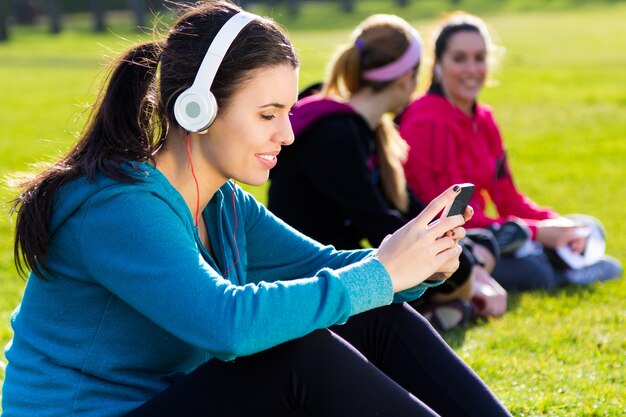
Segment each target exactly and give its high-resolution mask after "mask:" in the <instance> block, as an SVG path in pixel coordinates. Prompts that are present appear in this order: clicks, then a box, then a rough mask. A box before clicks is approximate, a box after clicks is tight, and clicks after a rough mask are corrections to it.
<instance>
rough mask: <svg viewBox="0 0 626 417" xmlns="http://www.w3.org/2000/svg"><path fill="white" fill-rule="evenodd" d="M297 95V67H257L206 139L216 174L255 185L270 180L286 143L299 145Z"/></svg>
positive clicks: (204, 146) (203, 142) (220, 178)
mask: <svg viewBox="0 0 626 417" xmlns="http://www.w3.org/2000/svg"><path fill="white" fill-rule="evenodd" d="M297 96H298V69H297V68H294V67H292V66H291V65H286V64H285V65H278V66H274V67H266V68H260V69H257V70H253V71H251V72H250V74H249V76H248V77H247V78H246V79H245V81H244V83H243V84H242V86H241V88H240V89H239V90H238V91H237V92H236V93H235V94H234V95H233V96H232V98H231V99H230V100H229V103H228V106H227V108H226V109H223V110H222V109H220V112H219V113H218V116H217V118H216V119H215V122H214V123H213V125H212V126H211V127H210V128H209V130H208V131H207V133H206V135H201V137H200V140H201V145H200V146H201V148H202V154H203V156H204V158H205V161H204V162H205V163H206V164H207V165H208V168H209V170H210V171H212V172H213V174H214V175H211V178H212V179H213V178H215V179H216V180H217V181H220V182H222V183H223V182H226V181H228V180H229V179H230V178H233V179H235V180H237V181H240V182H242V183H244V184H249V185H261V184H263V183H264V182H266V181H267V179H268V177H269V170H270V169H271V168H273V167H274V166H275V165H276V163H277V156H278V153H279V152H280V149H281V147H282V146H285V145H289V144H291V143H293V140H294V135H293V130H292V129H291V123H290V122H289V112H290V110H291V108H292V107H293V105H294V104H295V103H296V100H297Z"/></svg>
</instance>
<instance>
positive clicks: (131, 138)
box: [10, 42, 166, 277]
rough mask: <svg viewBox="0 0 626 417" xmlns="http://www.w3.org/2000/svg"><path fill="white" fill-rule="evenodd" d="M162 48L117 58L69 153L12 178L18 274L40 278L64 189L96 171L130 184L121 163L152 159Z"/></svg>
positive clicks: (158, 134)
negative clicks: (55, 208) (40, 169)
mask: <svg viewBox="0 0 626 417" xmlns="http://www.w3.org/2000/svg"><path fill="white" fill-rule="evenodd" d="M162 49H163V45H162V44H161V43H158V42H149V43H142V44H139V45H136V46H134V47H132V48H130V49H128V50H127V51H126V52H125V53H123V54H122V55H120V56H119V57H118V59H117V60H116V61H114V62H113V65H112V68H111V70H110V72H109V76H108V77H107V78H108V85H107V87H106V89H103V91H101V93H100V95H99V96H98V98H97V100H96V103H95V104H94V106H93V108H92V111H91V113H90V116H89V119H88V121H87V125H86V127H85V129H84V131H83V133H82V134H81V135H80V137H79V138H78V141H77V142H76V144H75V145H74V146H72V148H71V149H70V151H69V152H67V153H66V154H65V155H63V156H62V157H61V158H59V159H58V160H57V161H55V162H52V163H51V164H49V165H47V167H46V168H45V169H44V170H43V172H41V173H39V174H22V175H20V176H14V177H13V178H12V179H11V181H10V184H11V185H13V186H15V187H17V188H18V189H19V190H20V194H19V195H18V197H17V198H16V199H15V200H13V201H12V206H11V215H13V214H15V213H16V226H15V244H14V247H13V257H14V261H15V265H16V268H17V270H18V273H19V274H20V275H22V276H25V275H26V271H27V270H28V269H31V270H32V271H33V272H34V273H35V274H37V275H38V276H39V277H43V272H44V271H45V270H46V263H45V259H44V258H45V254H46V248H47V245H48V243H49V239H50V236H49V234H48V227H49V223H50V217H51V213H52V207H53V203H54V198H55V196H56V193H57V192H58V191H59V189H60V188H61V187H62V186H63V185H64V184H66V183H68V182H69V181H71V180H72V179H75V178H77V177H79V176H82V175H84V176H86V177H87V178H88V179H93V178H94V177H95V176H96V174H97V173H99V172H100V173H102V174H104V175H106V176H109V177H112V178H115V179H118V180H121V181H128V182H130V181H133V178H132V177H131V176H130V175H129V174H128V172H127V171H125V170H124V168H123V167H122V166H121V165H122V164H123V163H124V162H129V161H145V160H151V161H152V160H153V156H152V154H153V152H154V150H155V149H156V148H157V147H158V146H159V145H160V144H161V143H162V141H163V139H164V136H165V131H164V126H166V123H165V119H164V117H163V112H162V111H161V105H160V103H159V102H158V100H157V97H158V95H157V94H156V93H157V91H156V90H157V87H156V83H155V80H156V75H157V66H158V62H159V58H160V55H161V51H162Z"/></svg>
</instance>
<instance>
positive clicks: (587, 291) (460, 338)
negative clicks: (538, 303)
mask: <svg viewBox="0 0 626 417" xmlns="http://www.w3.org/2000/svg"><path fill="white" fill-rule="evenodd" d="M596 292H597V289H596V286H595V285H585V286H581V285H565V286H563V287H560V288H558V289H555V290H552V291H546V290H535V291H528V292H525V293H522V292H519V291H509V293H508V299H507V312H506V313H505V316H506V314H511V312H514V311H517V310H518V308H519V306H520V302H521V299H522V297H523V296H524V295H526V294H532V295H536V296H537V297H552V298H577V299H581V300H584V299H586V298H588V297H590V296H592V295H594V294H595V293H596ZM496 320H497V319H496ZM489 325H490V320H488V319H477V320H475V321H473V322H470V323H467V324H465V325H463V326H458V327H455V328H453V329H451V330H448V331H447V332H444V333H442V334H441V337H443V339H444V340H445V341H446V343H448V345H449V346H450V347H451V348H452V349H457V348H460V347H461V346H463V343H465V335H466V332H467V331H468V330H469V329H472V328H476V327H482V326H489Z"/></svg>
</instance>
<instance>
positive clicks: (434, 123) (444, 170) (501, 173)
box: [399, 93, 558, 237]
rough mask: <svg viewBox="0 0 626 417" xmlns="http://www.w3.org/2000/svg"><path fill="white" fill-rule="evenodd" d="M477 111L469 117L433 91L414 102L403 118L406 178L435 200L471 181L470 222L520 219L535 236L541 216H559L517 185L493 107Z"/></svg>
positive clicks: (424, 198)
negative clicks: (491, 211)
mask: <svg viewBox="0 0 626 417" xmlns="http://www.w3.org/2000/svg"><path fill="white" fill-rule="evenodd" d="M474 113H475V114H474V116H473V117H470V116H467V115H466V114H465V113H463V112H462V111H461V110H459V109H458V108H456V107H455V106H454V105H452V104H451V103H450V102H448V100H446V99H445V98H444V97H442V96H439V95H437V94H432V93H429V94H426V95H425V96H423V97H421V98H420V99H418V100H416V101H415V102H413V103H411V105H410V106H409V107H408V108H407V109H406V110H405V112H404V113H403V114H402V116H401V118H400V120H399V124H400V126H399V129H400V135H401V136H402V137H403V138H404V139H405V140H406V141H407V143H408V144H409V146H410V147H411V149H410V151H409V158H408V161H407V163H406V165H405V172H406V176H407V182H408V184H409V186H410V187H411V188H412V189H413V191H414V192H415V194H416V195H417V197H418V198H420V199H421V200H422V201H430V200H432V199H433V198H434V197H436V196H437V195H439V194H440V193H441V192H442V191H443V190H445V189H446V188H448V187H449V186H450V185H452V184H455V183H462V182H471V183H473V184H474V185H475V186H476V189H475V191H474V195H473V197H472V200H471V201H470V205H471V206H472V208H473V209H474V217H473V218H472V219H471V220H470V221H469V222H468V224H467V226H468V227H486V226H489V225H490V224H493V223H500V224H501V223H503V222H505V221H507V220H510V219H511V218H520V219H522V220H524V221H525V223H526V224H527V225H528V226H529V227H530V229H531V232H532V235H533V237H535V236H536V231H537V228H536V222H537V220H543V219H549V218H553V217H557V216H558V215H557V214H556V212H554V211H553V210H552V209H550V208H546V207H539V206H538V205H537V204H535V203H534V202H533V201H532V200H531V199H529V198H528V197H526V196H525V195H523V194H522V193H520V192H519V191H518V190H517V188H516V187H515V183H514V181H513V177H512V175H511V171H510V169H509V165H508V162H507V158H506V153H505V151H504V147H503V144H502V136H501V135H500V130H499V129H498V126H497V125H496V122H495V121H494V119H493V115H492V113H491V109H490V108H489V107H487V106H484V105H480V104H477V105H476V110H475V112H474ZM487 199H491V200H492V201H493V203H494V204H495V207H496V209H497V216H496V217H493V216H489V215H488V214H487V213H486V212H485V208H486V205H487Z"/></svg>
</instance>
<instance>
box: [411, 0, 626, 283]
mask: <svg viewBox="0 0 626 417" xmlns="http://www.w3.org/2000/svg"><path fill="white" fill-rule="evenodd" d="M490 46H491V42H490V37H489V33H488V31H487V29H486V26H485V24H484V22H483V21H482V20H481V19H479V18H478V17H476V16H472V15H468V14H465V13H462V12H456V13H453V14H451V15H449V16H448V17H446V18H445V19H444V20H443V22H442V24H441V25H440V29H439V32H438V35H437V36H436V37H435V48H434V49H435V50H434V68H433V76H432V83H431V87H430V89H429V91H428V93H427V94H426V95H424V96H423V97H421V98H419V99H418V100H416V101H415V102H413V103H412V104H411V105H410V106H409V107H408V108H407V109H406V111H405V112H404V113H403V114H402V116H401V117H400V119H399V124H400V126H399V129H400V134H401V136H402V137H403V138H404V139H405V140H406V141H407V142H408V144H409V146H410V152H409V157H408V161H407V163H406V165H405V172H406V177H407V182H408V184H409V186H410V187H411V188H412V189H413V191H414V192H415V193H416V195H417V196H418V198H420V199H422V200H423V201H429V200H430V199H432V198H433V197H434V196H436V195H438V194H439V193H440V192H441V191H442V190H444V189H445V188H447V187H448V186H449V184H452V183H461V182H471V183H474V184H475V186H476V191H475V192H474V195H473V198H472V201H471V202H470V204H471V205H472V207H473V208H474V210H475V214H474V217H473V218H472V220H471V221H470V222H469V223H468V225H469V226H470V227H489V228H491V229H492V230H494V233H495V234H496V236H497V238H498V240H499V241H500V242H501V243H502V247H501V251H502V255H505V256H502V257H501V259H500V261H499V263H498V265H497V267H496V269H495V271H494V272H493V276H494V277H495V278H496V279H497V280H499V281H500V283H501V284H502V285H503V286H504V287H505V288H506V289H519V290H525V289H533V288H545V289H552V288H556V287H558V286H560V285H562V284H564V283H566V282H575V283H589V282H594V281H597V280H603V279H609V278H614V277H616V276H619V275H620V274H621V265H620V264H619V262H618V261H617V260H616V259H613V258H609V257H604V258H602V259H601V260H599V261H598V262H595V263H594V264H592V265H590V266H586V267H584V268H581V269H576V270H570V269H568V268H567V267H563V268H562V267H560V264H559V263H558V262H556V261H555V262H551V261H550V260H551V259H556V257H555V256H553V255H554V253H555V252H554V251H553V250H557V249H558V248H562V247H567V248H568V249H569V250H570V251H571V252H572V253H574V254H579V253H581V252H583V250H584V249H585V246H586V243H587V241H588V239H587V236H586V235H588V233H590V228H595V229H598V230H602V229H601V226H600V225H599V222H597V221H595V219H593V220H592V221H591V222H592V224H593V225H592V226H588V225H587V226H584V227H581V224H582V223H581V221H580V220H576V221H573V220H571V219H569V218H564V217H560V216H559V214H558V213H556V212H555V211H554V210H552V209H551V208H547V207H541V206H539V205H537V204H535V203H534V202H533V201H532V200H531V199H529V198H528V197H526V196H525V195H524V194H522V193H521V192H520V191H519V190H518V189H517V187H516V186H515V183H514V181H513V176H512V174H511V170H510V168H509V165H508V162H507V156H506V152H505V149H504V146H503V143H502V137H501V134H500V130H499V128H498V126H497V124H496V122H495V120H494V117H493V114H492V112H491V109H490V108H489V107H487V106H485V105H483V104H480V103H478V101H477V96H478V94H479V93H480V91H481V89H482V87H483V85H484V83H485V79H486V77H487V72H488V65H487V63H488V51H489V49H490ZM487 199H489V200H491V201H492V202H493V203H494V205H495V208H496V210H497V214H496V215H495V216H490V215H489V214H487V213H486V212H485V209H486V205H487ZM587 220H588V217H585V221H587ZM542 249H547V251H545V250H542ZM507 254H508V255H509V256H506V255H507ZM547 255H550V256H547Z"/></svg>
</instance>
